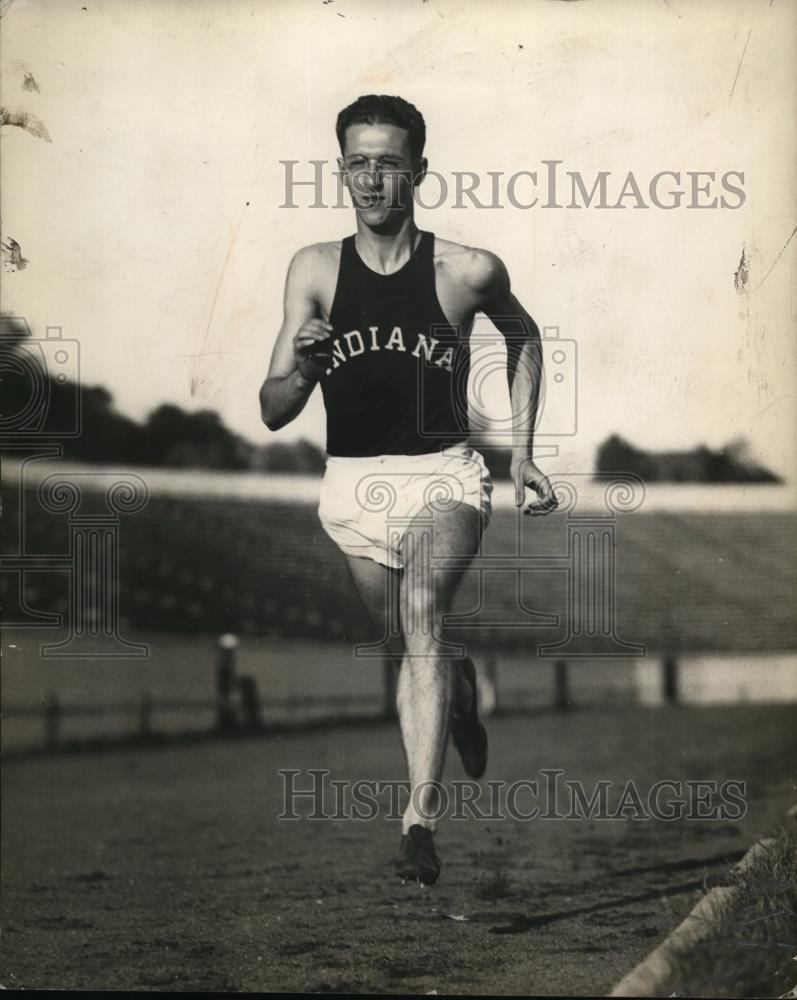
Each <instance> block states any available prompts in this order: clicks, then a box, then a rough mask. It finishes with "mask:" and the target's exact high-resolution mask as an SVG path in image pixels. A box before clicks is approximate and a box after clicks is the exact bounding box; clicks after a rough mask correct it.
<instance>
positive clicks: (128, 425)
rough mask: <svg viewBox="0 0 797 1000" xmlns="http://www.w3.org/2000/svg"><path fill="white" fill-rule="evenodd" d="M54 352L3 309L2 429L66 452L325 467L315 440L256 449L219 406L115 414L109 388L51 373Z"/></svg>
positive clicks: (184, 463)
mask: <svg viewBox="0 0 797 1000" xmlns="http://www.w3.org/2000/svg"><path fill="white" fill-rule="evenodd" d="M48 357H49V355H48V353H47V351H44V350H42V348H41V346H40V344H39V341H37V339H36V338H34V337H31V333H30V330H29V329H28V326H27V324H26V323H25V322H24V320H22V319H20V318H19V317H17V316H12V315H10V314H7V313H6V314H0V388H1V389H2V395H1V396H0V428H2V429H3V430H5V431H14V430H16V431H18V432H19V428H20V426H22V427H23V430H24V431H25V432H26V433H42V434H47V435H48V437H50V438H53V439H55V440H59V439H60V442H61V444H62V447H63V453H64V455H65V456H66V457H67V458H73V459H77V460H79V461H83V462H103V463H110V462H118V463H122V464H126V465H154V466H171V467H178V468H210V469H231V470H234V469H262V470H263V471H268V472H294V473H305V474H320V473H321V472H323V470H324V466H325V458H324V453H323V452H322V451H321V450H320V449H319V448H317V447H316V446H315V445H314V444H312V443H311V442H310V441H306V440H301V441H298V442H282V441H280V442H275V443H273V444H269V445H266V446H261V447H256V446H255V445H253V444H251V443H250V442H249V441H246V440H245V439H244V438H242V437H241V436H240V435H238V434H235V433H234V432H233V431H231V430H230V429H229V428H228V427H226V426H225V424H224V422H223V421H222V419H221V417H220V416H219V414H218V413H216V412H215V411H214V410H198V411H196V412H193V413H192V412H188V411H186V410H183V409H182V408H181V407H179V406H176V405H175V404H173V403H164V404H162V405H161V406H158V407H156V408H155V409H154V410H153V411H152V412H151V413H150V414H149V415H148V417H147V419H146V420H145V421H144V423H143V424H141V423H138V422H136V421H134V420H131V419H130V418H129V417H125V416H123V415H122V414H121V413H119V412H117V410H116V409H115V407H114V402H113V396H112V395H111V393H110V392H109V391H108V390H107V389H106V388H104V387H103V386H96V385H95V386H84V385H80V384H78V383H76V382H73V381H71V380H69V379H67V380H65V381H62V382H59V381H58V380H57V379H56V378H53V377H52V375H51V373H50V372H49V371H48V369H47V364H48ZM59 377H62V376H61V374H60V373H59ZM34 404H35V405H34ZM76 427H77V429H78V430H79V433H78V434H77V435H75V434H74V430H75V428H76ZM65 429H66V430H68V431H69V433H65V432H64V431H65Z"/></svg>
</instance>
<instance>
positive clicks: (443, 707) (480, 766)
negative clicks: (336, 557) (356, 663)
mask: <svg viewBox="0 0 797 1000" xmlns="http://www.w3.org/2000/svg"><path fill="white" fill-rule="evenodd" d="M336 131H337V138H338V142H339V144H340V150H341V156H340V158H339V159H338V165H339V168H340V171H341V174H342V177H343V180H344V183H345V184H346V186H347V188H348V190H349V192H350V194H351V197H352V202H353V205H354V209H355V213H356V219H357V232H356V234H354V235H353V236H349V237H347V238H346V239H343V240H341V241H334V242H331V243H317V244H313V245H312V246H307V247H304V248H303V249H301V250H299V251H298V253H297V254H296V255H295V256H294V258H293V260H292V262H291V265H290V268H289V271H288V276H287V280H286V285H285V315H284V319H283V323H282V327H281V329H280V332H279V335H278V338H277V342H276V345H275V347H274V353H273V356H272V359H271V366H270V368H269V372H268V375H267V377H266V380H265V382H264V383H263V386H262V388H261V391H260V402H261V411H262V417H263V421H264V422H265V424H266V425H267V426H268V427H269V428H270V429H271V430H278V429H279V428H281V427H284V426H285V425H286V424H287V423H289V422H290V421H291V420H293V419H294V418H295V417H296V416H298V414H299V413H300V412H301V411H302V409H303V408H304V406H305V404H306V403H307V400H308V399H309V397H310V394H311V393H312V392H313V389H314V388H315V386H316V385H317V384H320V386H321V391H322V394H323V398H324V404H325V407H326V412H327V454H328V462H327V469H326V474H325V476H324V481H323V485H322V490H321V501H320V506H319V516H320V519H321V523H322V524H323V526H324V529H325V530H326V532H327V533H328V534H329V535H330V537H331V538H332V539H333V540H334V541H335V542H336V543H337V545H338V546H339V547H340V549H341V551H342V552H343V554H344V556H345V557H346V561H347V563H348V566H349V570H350V572H351V575H352V578H353V580H354V583H355V586H356V588H357V591H358V592H359V594H360V597H361V599H362V601H363V604H364V606H365V608H366V610H367V612H368V614H369V616H370V617H371V619H372V620H373V621H374V622H375V623H376V625H377V627H378V628H380V629H381V630H382V631H381V634H382V635H384V636H385V637H386V639H385V646H386V652H387V653H388V655H390V656H392V657H394V658H395V660H396V662H397V663H400V669H399V677H398V690H397V707H398V714H399V722H400V726H401V733H402V740H403V744H404V750H405V753H406V757H407V767H408V771H409V779H410V787H411V795H410V802H409V805H408V806H407V809H406V811H405V814H404V819H403V835H402V840H401V847H400V855H399V863H398V866H397V868H398V873H399V874H400V875H401V877H402V878H405V879H412V880H418V881H421V882H423V883H425V884H431V883H433V882H434V881H436V879H437V877H438V875H439V871H440V861H439V859H438V856H437V853H436V850H435V845H434V836H433V835H434V832H435V829H436V824H435V818H434V817H435V814H436V812H437V810H438V806H439V795H438V792H437V788H438V786H439V782H440V780H441V778H442V771H443V762H444V757H445V752H446V746H447V743H448V736H449V733H450V735H451V737H452V741H453V743H454V745H455V747H456V749H457V750H458V752H459V754H460V757H461V758H462V762H463V765H464V768H465V771H466V772H467V774H468V775H469V776H471V777H473V778H480V777H481V776H482V775H483V774H484V771H485V768H486V766H487V734H486V731H485V729H484V726H483V725H482V723H481V721H480V720H479V715H478V704H477V688H476V674H475V670H474V667H473V664H472V662H471V661H470V660H469V659H467V658H465V659H462V658H452V654H451V652H450V649H451V647H450V646H447V645H446V644H445V643H444V642H443V641H442V640H441V623H442V620H443V616H444V615H445V614H446V613H447V612H448V611H449V610H450V608H451V603H452V599H453V597H454V594H455V592H456V589H457V586H458V584H459V582H460V580H461V577H462V574H463V572H464V571H465V569H466V568H467V565H468V563H469V562H470V560H471V559H472V558H473V556H474V555H475V554H476V552H477V551H478V549H479V546H480V543H481V536H482V532H483V530H484V528H485V527H486V525H487V523H488V520H489V517H490V511H491V506H490V494H491V491H492V485H491V483H490V476H489V473H488V471H487V468H486V466H485V464H484V460H483V459H482V456H481V455H480V454H479V453H478V452H477V451H476V450H475V449H473V448H472V447H470V446H469V444H468V421H467V382H468V372H469V363H470V349H469V336H470V331H471V328H472V326H473V320H474V316H475V314H476V313H477V312H483V313H485V314H486V315H487V316H488V317H489V318H490V319H491V320H492V321H493V323H494V324H495V325H496V327H497V328H498V329H499V330H500V331H501V332H502V333H504V334H505V335H506V336H507V348H508V350H507V357H508V364H507V374H508V378H509V384H510V396H511V401H512V413H513V447H512V465H511V468H512V476H513V479H514V482H515V501H516V504H517V506H518V507H521V506H524V505H525V504H526V488H527V487H528V488H530V489H531V490H533V491H534V493H535V494H536V498H535V499H533V500H532V501H531V502H530V503H529V504H528V505H527V506H525V508H524V513H527V514H544V513H547V512H549V511H550V510H553V509H554V508H555V507H556V498H555V496H554V493H553V490H552V488H551V484H550V482H549V481H548V479H547V477H546V476H545V475H544V474H543V473H542V472H541V471H540V469H539V468H538V467H537V466H536V464H535V463H534V461H533V448H532V445H533V429H534V422H535V419H536V413H537V404H538V399H539V387H540V380H541V374H542V352H541V346H540V336H539V331H538V329H537V327H536V325H535V323H534V321H533V320H532V319H531V317H530V316H529V315H528V313H527V312H526V311H525V309H524V308H523V307H522V306H521V304H520V303H519V302H518V300H517V299H516V298H515V296H514V295H513V293H512V291H511V289H510V283H509V277H508V275H507V271H506V268H505V267H504V265H503V263H502V262H501V261H500V260H499V258H498V257H496V256H495V255H494V254H492V253H489V252H488V251H485V250H477V249H473V248H471V247H465V246H460V245H459V244H457V243H452V242H449V241H447V240H442V239H440V238H439V237H436V236H435V235H434V234H433V233H431V232H422V231H420V230H419V229H418V227H417V226H416V224H415V220H414V212H413V209H414V198H413V192H414V188H416V187H417V186H418V185H419V184H421V182H422V181H423V178H424V175H425V173H426V169H427V161H426V160H425V158H424V157H423V149H424V144H425V139H426V126H425V123H424V120H423V117H422V116H421V114H420V113H419V112H418V110H417V109H416V108H415V107H414V106H413V105H412V104H409V103H408V102H407V101H405V100H403V99H402V98H400V97H388V96H377V95H369V96H366V97H360V98H359V99H358V100H357V101H355V103H354V104H352V105H350V106H349V107H347V108H345V109H344V110H343V111H341V112H340V114H339V115H338V120H337V127H336ZM518 321H520V322H521V323H522V324H523V329H524V330H525V331H526V332H527V336H524V338H523V339H522V342H520V343H519V342H518V339H517V336H516V334H517V329H518ZM510 333H512V334H514V335H515V336H513V337H512V338H509V336H508V335H509V334H510ZM432 549H433V552H434V558H435V563H436V566H435V569H434V572H432V570H431V564H430V559H431V552H432ZM447 559H450V560H451V562H452V565H451V566H450V568H443V569H441V568H440V567H439V563H440V561H441V560H443V561H445V560H447Z"/></svg>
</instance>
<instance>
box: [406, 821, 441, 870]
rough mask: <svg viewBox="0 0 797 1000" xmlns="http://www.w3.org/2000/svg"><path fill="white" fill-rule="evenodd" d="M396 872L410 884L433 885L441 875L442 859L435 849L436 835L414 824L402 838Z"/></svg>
mask: <svg viewBox="0 0 797 1000" xmlns="http://www.w3.org/2000/svg"><path fill="white" fill-rule="evenodd" d="M399 855H400V856H399V859H398V861H397V863H396V871H397V872H398V874H399V877H400V878H402V879H403V880H404V881H408V882H422V883H423V884H424V885H432V884H433V883H435V882H436V881H437V876H438V875H439V874H440V859H439V858H438V856H437V853H436V852H435V849H434V834H433V833H432V831H431V830H427V829H426V827H425V826H420V825H419V824H418V823H414V824H413V825H412V826H411V827H410V828H409V831H408V832H407V834H406V835H405V836H402V838H401V847H400V848H399Z"/></svg>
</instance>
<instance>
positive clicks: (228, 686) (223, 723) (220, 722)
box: [216, 632, 239, 732]
mask: <svg viewBox="0 0 797 1000" xmlns="http://www.w3.org/2000/svg"><path fill="white" fill-rule="evenodd" d="M238 645H239V643H238V636H237V635H233V634H232V633H231V632H225V633H224V635H220V636H219V640H218V646H219V656H218V661H217V665H216V727H217V728H218V729H220V730H221V731H222V732H231V731H232V730H234V729H237V728H238V718H237V713H236V711H235V704H234V702H233V695H234V693H235V688H236V683H235V671H236V655H235V654H236V651H237V649H238Z"/></svg>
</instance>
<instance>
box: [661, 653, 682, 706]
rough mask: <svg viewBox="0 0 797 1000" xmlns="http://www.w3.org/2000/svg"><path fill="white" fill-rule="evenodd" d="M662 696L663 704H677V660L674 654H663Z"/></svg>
mask: <svg viewBox="0 0 797 1000" xmlns="http://www.w3.org/2000/svg"><path fill="white" fill-rule="evenodd" d="M661 687H662V696H663V698H664V704H665V705H677V704H678V701H679V700H680V699H679V693H678V661H677V660H676V658H675V657H674V656H665V657H664V661H663V663H662V684H661Z"/></svg>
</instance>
